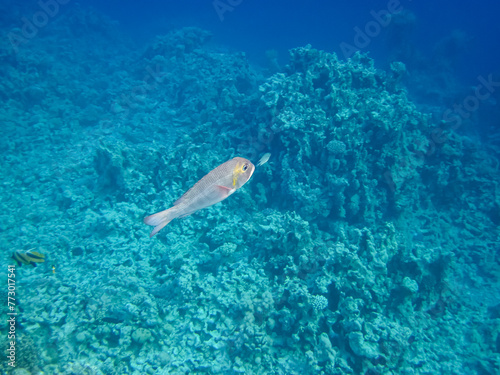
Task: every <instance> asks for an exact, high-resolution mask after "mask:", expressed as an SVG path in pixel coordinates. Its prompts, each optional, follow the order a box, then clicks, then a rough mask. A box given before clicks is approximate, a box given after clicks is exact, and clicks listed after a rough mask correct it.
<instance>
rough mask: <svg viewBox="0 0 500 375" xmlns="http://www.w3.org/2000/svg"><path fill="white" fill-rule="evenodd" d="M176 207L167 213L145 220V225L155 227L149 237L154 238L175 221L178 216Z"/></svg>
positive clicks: (158, 213) (162, 212)
mask: <svg viewBox="0 0 500 375" xmlns="http://www.w3.org/2000/svg"><path fill="white" fill-rule="evenodd" d="M173 208H174V207H172V208H169V209H168V210H165V211H160V212H157V213H156V214H153V215H150V216H147V217H145V218H144V223H145V224H147V225H151V226H153V227H154V229H153V231H152V232H151V234H150V235H149V237H153V236H154V235H155V234H156V233H158V232H159V231H160V230H162V229H163V227H165V226H166V225H167V224H168V223H170V222H171V221H172V220H173V219H175V218H176V217H177V216H178V215H177V212H176V211H175V210H173Z"/></svg>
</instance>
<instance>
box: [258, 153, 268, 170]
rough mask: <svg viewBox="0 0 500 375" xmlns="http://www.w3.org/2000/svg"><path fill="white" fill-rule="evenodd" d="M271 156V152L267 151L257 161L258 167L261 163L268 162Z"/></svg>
mask: <svg viewBox="0 0 500 375" xmlns="http://www.w3.org/2000/svg"><path fill="white" fill-rule="evenodd" d="M270 157H271V153H270V152H267V153H265V154H264V155H262V157H261V158H260V160H259V162H258V163H257V167H260V166H261V165H264V164H266V163H267V162H268V160H269V158H270Z"/></svg>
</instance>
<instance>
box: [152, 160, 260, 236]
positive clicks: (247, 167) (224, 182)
mask: <svg viewBox="0 0 500 375" xmlns="http://www.w3.org/2000/svg"><path fill="white" fill-rule="evenodd" d="M254 171H255V166H254V165H253V164H252V162H251V161H250V160H248V159H245V158H241V157H235V158H233V159H231V160H228V161H226V162H225V163H223V164H221V165H219V166H218V167H217V168H215V169H213V170H212V171H210V172H209V173H208V174H207V175H205V176H204V177H202V178H201V180H199V181H198V182H197V183H196V184H194V185H193V186H192V187H191V189H189V190H188V191H187V192H186V193H184V194H183V195H182V196H181V197H180V198H179V199H177V200H176V201H175V202H174V203H173V206H172V207H170V208H169V209H167V210H164V211H161V212H158V213H156V214H153V215H150V216H147V217H145V218H144V223H145V224H147V225H151V226H154V229H153V231H152V232H151V234H150V235H149V237H153V236H154V235H155V234H156V233H158V232H159V231H160V230H161V229H163V228H164V227H165V226H166V225H167V224H168V223H170V222H171V221H172V220H173V219H176V218H183V217H186V216H189V215H191V214H193V213H195V212H196V211H199V210H201V209H203V208H206V207H210V206H212V205H214V204H216V203H219V202H220V201H223V200H224V199H226V198H227V197H229V196H230V195H231V194H233V193H234V192H235V191H236V190H238V189H239V188H241V187H242V186H243V185H245V183H246V182H247V181H248V180H249V179H250V177H252V174H253V172H254Z"/></svg>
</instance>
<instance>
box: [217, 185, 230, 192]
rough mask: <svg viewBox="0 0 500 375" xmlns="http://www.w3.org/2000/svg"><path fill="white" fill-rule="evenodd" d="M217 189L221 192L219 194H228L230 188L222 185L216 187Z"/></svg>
mask: <svg viewBox="0 0 500 375" xmlns="http://www.w3.org/2000/svg"><path fill="white" fill-rule="evenodd" d="M217 188H218V189H219V190H220V191H221V192H227V193H229V192H230V191H231V190H233V189H231V188H228V187H227V186H222V185H217Z"/></svg>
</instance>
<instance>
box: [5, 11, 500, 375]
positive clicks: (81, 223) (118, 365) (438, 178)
mask: <svg viewBox="0 0 500 375" xmlns="http://www.w3.org/2000/svg"><path fill="white" fill-rule="evenodd" d="M73 12H76V14H75V13H73ZM96 17H97V16H96V15H94V14H93V13H92V14H87V13H85V11H84V10H82V9H78V8H77V9H75V10H72V11H71V12H68V13H67V14H66V15H64V16H61V18H60V19H58V20H57V21H54V23H53V24H51V25H49V26H47V27H48V28H49V27H50V28H51V32H50V33H49V32H47V33H46V34H45V35H40V36H39V37H38V39H37V40H36V43H35V41H33V42H32V43H30V44H28V45H26V46H23V50H22V51H21V52H20V53H19V55H18V56H17V62H16V63H15V64H14V63H7V62H6V61H3V64H4V72H5V77H6V78H5V80H4V81H3V82H2V86H1V87H0V96H1V97H3V98H4V99H6V105H5V106H2V108H0V112H1V116H2V118H4V119H6V120H5V124H4V127H3V134H4V136H3V137H1V139H0V149H1V150H2V154H3V155H4V168H2V170H0V173H1V175H2V181H3V184H2V185H0V189H1V194H0V197H1V198H0V204H1V206H2V214H0V217H1V220H0V226H1V229H2V231H1V232H2V234H1V235H0V244H1V245H2V247H3V248H4V249H15V248H20V249H22V248H29V247H31V246H37V248H38V249H39V251H40V252H43V253H45V254H46V255H47V259H48V260H47V264H45V265H42V266H40V267H37V268H36V269H31V268H27V267H22V268H18V269H17V270H16V272H17V276H16V277H17V279H16V280H18V283H19V284H18V301H19V304H20V306H23V310H24V312H23V315H22V316H23V318H22V319H23V320H22V325H23V327H24V328H23V329H24V330H26V332H29V333H30V335H29V337H31V340H32V341H33V342H31V341H30V344H29V345H30V346H32V347H33V348H37V349H36V350H35V349H32V350H31V349H30V350H28V349H26V351H24V353H25V354H24V355H26V356H28V355H32V354H33V358H36V360H35V359H33V360H29V361H28V362H29V364H28V365H26V366H25V368H26V370H27V371H35V367H36V366H38V367H39V368H40V370H42V371H44V372H45V373H47V374H49V373H50V374H59V373H61V374H62V373H64V374H125V373H128V374H161V373H171V374H186V373H210V374H229V373H231V374H236V373H245V374H300V373H301V374H325V375H326V374H347V373H363V374H396V373H398V374H408V375H410V374H429V373H450V374H458V373H468V374H484V373H492V372H493V371H494V369H495V368H498V365H499V363H500V354H499V353H500V348H499V342H500V335H499V331H500V330H499V328H500V324H499V322H500V320H499V319H500V313H499V305H500V300H499V299H498V292H499V291H500V285H499V284H498V282H497V280H498V270H499V267H498V264H499V259H498V254H499V252H498V248H499V241H498V238H499V228H498V224H499V215H498V208H499V206H500V198H499V197H500V195H499V188H498V183H497V181H499V171H498V161H497V160H496V159H494V158H493V157H491V155H489V154H488V153H487V151H485V150H483V149H482V148H481V147H480V145H478V144H477V143H474V142H472V141H471V140H470V139H469V138H467V137H465V136H463V135H460V134H458V133H450V134H449V137H448V140H447V142H444V143H440V144H438V145H433V143H432V142H431V141H432V131H433V129H434V128H435V126H436V125H437V124H436V123H434V122H433V120H432V118H431V117H430V116H429V115H427V114H425V113H421V112H420V111H418V110H417V108H416V106H415V104H414V103H412V102H411V101H410V100H409V99H408V95H407V92H406V89H405V88H404V87H403V86H402V85H401V82H400V78H401V76H402V75H403V74H404V71H405V67H404V65H403V64H394V65H393V66H392V68H391V70H390V71H389V72H384V71H380V70H378V69H376V68H375V67H374V62H373V61H372V60H371V59H370V58H369V57H367V56H366V55H362V54H356V55H354V56H353V57H352V58H351V59H349V60H347V61H341V60H339V59H338V58H337V57H336V56H335V55H334V54H330V53H327V52H323V51H319V50H315V49H314V48H312V47H311V46H306V47H302V48H296V49H293V50H291V51H290V60H289V64H288V65H287V66H286V67H282V68H278V67H276V66H275V67H274V69H273V74H272V75H270V76H265V75H264V73H262V72H261V71H260V70H257V69H256V68H254V67H252V66H250V64H249V63H248V61H247V60H246V58H245V55H244V54H242V53H221V52H218V51H216V50H214V49H210V48H207V47H205V43H207V42H208V40H209V38H210V34H209V33H208V32H206V31H203V30H199V29H196V28H187V29H180V30H175V31H172V32H171V33H170V34H168V35H165V36H161V37H158V38H157V39H156V40H155V41H154V42H152V43H151V44H150V45H148V46H146V47H145V48H143V49H142V50H141V51H139V52H137V51H136V50H134V49H132V48H129V47H128V43H129V42H128V41H122V40H121V39H120V37H119V35H118V32H117V31H116V30H115V29H114V26H113V24H112V23H109V22H108V21H106V20H101V19H99V18H96ZM96 24H98V25H99V27H98V28H97V27H96ZM82 27H83V30H86V31H85V36H81V38H80V37H77V36H75V37H74V38H73V39H72V41H71V42H70V41H67V40H65V39H64V38H63V37H62V35H64V32H65V30H73V33H75V35H77V34H78V30H80V28H82ZM57 38H59V39H57ZM54 39H57V40H58V43H57V44H53V43H52V42H53V41H54ZM110 40H114V41H117V42H116V43H109V41H110ZM92 41H93V42H94V43H91V42H92ZM65 43H67V44H65ZM69 44H71V45H72V48H73V49H72V52H71V53H70V52H66V51H67V50H66V47H67V46H68V45H69ZM52 45H53V46H54V47H53V48H52V49H51V48H49V46H52ZM76 62H78V64H76ZM267 151H270V152H271V153H272V157H271V159H270V160H269V163H267V164H266V165H264V166H262V167H259V168H258V169H257V170H256V172H255V174H254V177H252V180H251V181H250V182H249V183H248V184H247V185H245V187H244V188H243V189H241V190H240V191H238V192H237V193H235V194H234V195H233V196H232V197H231V199H228V200H227V201H225V202H224V203H223V204H218V205H215V206H213V207H211V208H210V209H206V210H202V211H200V212H198V213H196V215H194V216H193V217H190V218H187V219H183V220H175V221H173V222H172V223H171V224H169V226H168V228H167V229H166V230H164V232H162V233H161V235H158V236H157V237H156V238H155V239H154V240H150V239H149V238H148V232H149V229H148V228H147V227H146V226H144V225H143V223H142V219H143V217H144V216H145V215H146V214H148V213H152V212H156V211H158V210H160V209H163V208H166V207H168V206H169V205H170V204H171V203H172V202H173V201H174V200H175V199H177V198H178V197H179V196H180V195H181V194H182V193H183V192H184V191H185V190H186V188H187V187H189V186H191V185H192V184H193V183H194V182H196V181H197V180H198V179H199V178H200V177H201V176H203V175H204V174H205V173H207V172H208V171H209V170H211V169H212V168H213V167H214V166H216V165H218V164H220V163H221V162H223V161H225V160H227V159H229V158H230V157H232V156H235V155H241V156H245V157H249V158H251V159H252V160H253V161H256V160H258V156H259V155H260V153H263V152H267ZM7 263H8V260H7V259H6V258H5V259H2V265H5V264H7ZM51 265H55V272H53V271H52V269H51ZM19 329H20V328H19ZM25 337H28V335H27V334H26V336H25ZM21 340H25V339H21ZM26 340H27V339H26ZM26 345H28V344H26ZM34 353H38V354H37V355H36V356H35V354H34ZM20 365H21V364H20ZM30 366H31V367H30Z"/></svg>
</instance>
